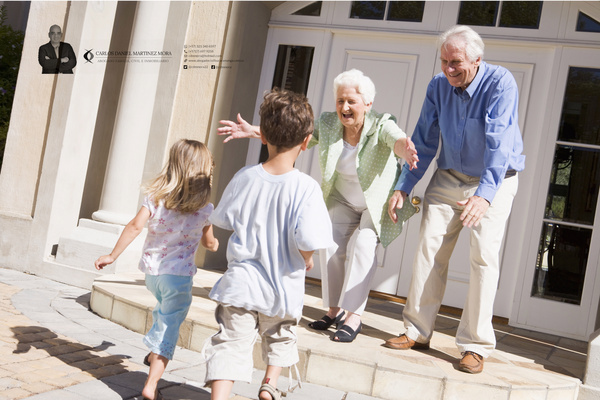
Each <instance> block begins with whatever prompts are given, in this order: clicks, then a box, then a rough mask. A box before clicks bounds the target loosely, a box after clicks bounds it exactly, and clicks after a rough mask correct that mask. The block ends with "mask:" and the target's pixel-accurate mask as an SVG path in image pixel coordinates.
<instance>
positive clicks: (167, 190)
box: [146, 139, 213, 213]
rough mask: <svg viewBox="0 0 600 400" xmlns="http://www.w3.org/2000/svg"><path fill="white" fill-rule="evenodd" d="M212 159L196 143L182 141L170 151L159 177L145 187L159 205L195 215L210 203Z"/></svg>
mask: <svg viewBox="0 0 600 400" xmlns="http://www.w3.org/2000/svg"><path fill="white" fill-rule="evenodd" d="M212 172H213V159H212V155H211V154H210V151H209V150H208V148H207V147H206V146H205V145H204V144H203V143H201V142H199V141H197V140H190V139H180V140H178V141H177V142H175V144H173V146H172V147H171V150H170V151H169V161H168V162H167V165H165V167H164V168H163V170H162V172H161V173H160V175H158V176H157V177H156V178H154V180H153V181H151V182H150V183H149V184H148V186H147V187H146V193H147V194H149V195H150V196H151V197H152V199H153V200H154V202H155V204H156V205H157V206H158V204H159V203H160V201H161V200H162V201H163V202H164V206H165V208H167V209H169V210H177V211H179V212H182V213H191V212H195V211H197V210H199V209H201V208H202V207H204V206H206V205H207V204H208V202H209V201H210V190H211V186H212Z"/></svg>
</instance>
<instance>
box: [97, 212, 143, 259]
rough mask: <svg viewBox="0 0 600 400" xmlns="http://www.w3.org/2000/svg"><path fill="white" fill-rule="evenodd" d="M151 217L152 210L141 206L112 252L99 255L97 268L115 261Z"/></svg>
mask: <svg viewBox="0 0 600 400" xmlns="http://www.w3.org/2000/svg"><path fill="white" fill-rule="evenodd" d="M149 218H150V210H148V209H147V208H146V207H142V208H140V211H138V213H137V215H136V216H135V217H133V219H132V220H131V221H129V223H128V224H127V225H126V226H125V229H123V232H121V236H119V240H117V244H115V248H114V249H113V250H112V252H111V253H110V254H107V255H105V256H102V257H99V258H98V259H97V260H96V262H94V266H95V267H96V269H97V270H101V269H102V268H104V267H106V266H107V265H109V264H112V263H113V262H115V260H116V259H117V258H118V257H119V256H120V255H121V253H122V252H123V251H124V250H125V249H126V248H127V246H129V244H130V243H131V242H133V239H135V238H136V237H138V235H139V234H140V232H142V229H144V225H146V222H148V219H149Z"/></svg>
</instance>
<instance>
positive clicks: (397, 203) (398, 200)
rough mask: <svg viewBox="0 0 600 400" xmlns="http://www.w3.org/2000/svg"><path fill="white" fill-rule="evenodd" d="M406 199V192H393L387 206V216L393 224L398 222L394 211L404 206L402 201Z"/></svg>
mask: <svg viewBox="0 0 600 400" xmlns="http://www.w3.org/2000/svg"><path fill="white" fill-rule="evenodd" d="M407 197H408V194H407V193H406V192H403V191H401V190H396V191H394V194H393V195H392V197H390V202H389V204H388V215H389V216H390V218H391V219H392V221H394V223H396V222H398V215H396V209H400V208H402V206H403V205H404V200H406V198H407Z"/></svg>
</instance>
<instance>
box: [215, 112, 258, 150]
mask: <svg viewBox="0 0 600 400" xmlns="http://www.w3.org/2000/svg"><path fill="white" fill-rule="evenodd" d="M237 120H238V123H237V124H236V123H235V122H233V121H229V120H225V119H224V120H221V121H219V123H220V124H221V125H225V126H222V127H220V128H217V134H219V135H228V136H227V137H226V138H225V140H223V143H227V142H229V141H230V140H231V139H243V138H257V139H260V127H258V126H254V125H250V124H249V123H248V122H246V121H245V120H244V119H243V118H242V116H241V114H240V113H238V115H237Z"/></svg>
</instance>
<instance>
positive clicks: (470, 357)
mask: <svg viewBox="0 0 600 400" xmlns="http://www.w3.org/2000/svg"><path fill="white" fill-rule="evenodd" d="M458 369H459V370H461V371H463V372H468V373H470V374H478V373H480V372H481V371H483V357H482V356H480V355H479V354H477V353H473V352H472V351H465V352H464V353H463V358H462V360H460V363H459V364H458Z"/></svg>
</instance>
